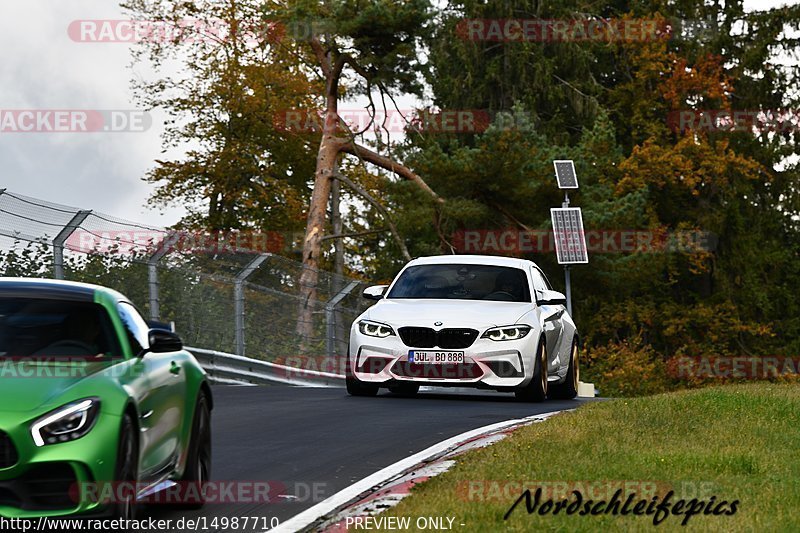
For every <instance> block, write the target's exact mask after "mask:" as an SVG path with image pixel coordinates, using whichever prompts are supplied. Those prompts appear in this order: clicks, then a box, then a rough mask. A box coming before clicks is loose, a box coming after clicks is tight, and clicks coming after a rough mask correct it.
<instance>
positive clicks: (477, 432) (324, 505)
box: [269, 411, 562, 533]
mask: <svg viewBox="0 0 800 533" xmlns="http://www.w3.org/2000/svg"><path fill="white" fill-rule="evenodd" d="M561 412H562V411H553V412H550V413H542V414H540V415H533V416H529V417H526V418H518V419H515V420H506V421H504V422H497V423H495V424H490V425H488V426H483V427H480V428H478V429H473V430H470V431H466V432H464V433H461V434H460V435H456V436H455V437H451V438H449V439H447V440H444V441H442V442H439V443H437V444H434V445H433V446H431V447H430V448H428V449H425V450H422V451H421V452H419V453H416V454H414V455H412V456H410V457H406V458H405V459H402V460H400V461H397V462H396V463H394V464H392V465H389V466H387V467H386V468H384V469H383V470H379V471H378V472H375V473H374V474H372V475H370V476H367V477H365V478H364V479H362V480H361V481H357V482H356V483H354V484H352V485H350V486H349V487H347V488H345V489H342V490H340V491H339V492H337V493H336V494H334V495H333V496H331V497H330V498H328V499H326V500H323V501H321V502H320V503H318V504H316V505H314V506H313V507H310V508H309V509H306V510H305V511H303V512H302V513H300V514H298V515H295V516H294V517H292V518H290V519H289V520H287V521H286V522H284V523H282V524H281V525H280V526H278V527H277V528H275V529H270V530H269V531H270V533H294V532H296V531H301V530H303V529H304V528H307V527H308V526H310V525H312V524H313V523H314V522H316V521H317V520H319V519H320V518H322V517H323V516H325V515H328V514H330V513H332V512H334V511H336V510H337V509H339V508H340V507H342V506H344V505H345V504H347V503H349V502H350V501H352V500H354V499H356V498H357V497H358V496H359V495H361V494H362V493H364V492H367V491H369V490H370V489H372V488H373V487H375V486H379V485H383V484H384V483H386V482H387V481H389V480H390V479H392V478H394V477H396V476H398V475H400V474H403V473H404V472H405V471H406V470H409V469H411V468H414V467H415V466H417V465H418V464H420V463H424V462H426V461H428V460H429V459H431V458H432V457H435V456H437V455H440V454H443V453H445V452H447V451H448V450H449V449H450V448H454V447H457V446H458V445H459V444H461V443H463V442H465V441H468V440H470V439H474V438H475V437H480V436H481V435H484V434H487V433H493V432H495V431H500V430H502V429H506V428H508V427H511V426H517V425H521V424H526V423H530V422H535V421H537V420H544V419H546V418H549V417H551V416H553V415H555V414H558V413H561Z"/></svg>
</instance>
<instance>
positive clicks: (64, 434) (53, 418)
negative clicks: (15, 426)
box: [31, 398, 100, 446]
mask: <svg viewBox="0 0 800 533" xmlns="http://www.w3.org/2000/svg"><path fill="white" fill-rule="evenodd" d="M99 412H100V399H99V398H87V399H85V400H78V401H77V402H72V403H69V404H67V405H65V406H63V407H59V408H58V409H56V410H55V411H51V412H49V413H48V414H46V415H44V416H43V417H41V418H39V419H38V420H36V422H34V423H33V425H32V426H31V436H32V437H33V442H34V443H36V446H45V445H47V444H58V443H61V442H68V441H71V440H75V439H79V438H81V437H83V436H84V435H86V434H87V433H89V431H91V429H92V427H94V423H95V422H96V421H97V413H99Z"/></svg>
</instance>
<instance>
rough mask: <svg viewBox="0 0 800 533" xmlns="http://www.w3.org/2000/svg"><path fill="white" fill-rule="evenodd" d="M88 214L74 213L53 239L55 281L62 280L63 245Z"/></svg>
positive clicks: (86, 212) (84, 212)
mask: <svg viewBox="0 0 800 533" xmlns="http://www.w3.org/2000/svg"><path fill="white" fill-rule="evenodd" d="M4 190H5V189H4ZM90 214H92V212H91V211H84V210H81V211H78V212H77V213H75V216H73V217H72V219H70V221H69V222H67V225H66V226H64V228H63V229H62V230H61V231H59V232H58V235H56V238H55V239H53V274H54V275H55V277H56V279H64V243H65V242H67V239H69V236H70V235H72V234H73V233H74V232H75V230H76V229H78V227H79V226H80V225H81V224H82V223H83V221H84V220H86V217H88V216H89V215H90Z"/></svg>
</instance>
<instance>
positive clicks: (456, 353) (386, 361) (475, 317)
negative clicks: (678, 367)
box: [347, 255, 578, 401]
mask: <svg viewBox="0 0 800 533" xmlns="http://www.w3.org/2000/svg"><path fill="white" fill-rule="evenodd" d="M364 297H365V298H369V299H373V300H377V303H376V304H375V305H373V306H372V307H371V308H369V309H368V310H367V311H365V312H364V313H363V314H362V315H361V316H359V317H358V318H357V319H356V320H355V322H353V326H352V330H351V332H350V353H349V357H348V365H347V391H348V392H349V393H350V394H351V395H354V396H374V395H375V394H377V393H378V389H379V388H381V387H387V388H388V389H389V390H390V391H391V392H393V393H396V394H401V395H413V394H416V393H417V391H418V390H419V387H420V385H426V386H451V387H452V386H457V387H477V388H483V389H494V390H497V391H502V392H514V393H515V394H516V396H517V398H519V399H521V400H529V401H542V400H544V399H545V398H547V397H548V396H549V397H551V398H561V399H566V398H574V397H575V396H576V394H577V388H578V333H577V331H576V329H575V323H574V322H573V321H572V318H571V317H570V316H569V314H568V313H567V310H566V307H565V303H566V300H565V298H564V295H563V294H561V293H560V292H556V291H554V290H553V289H552V287H551V285H550V283H549V282H548V281H547V278H546V277H545V275H544V274H543V273H542V271H541V270H540V269H539V267H537V266H536V264H535V263H533V262H532V261H527V260H524V259H514V258H507V257H493V256H481V255H447V256H436V257H422V258H419V259H415V260H413V261H411V262H410V263H408V264H407V265H406V266H405V267H403V270H401V271H400V273H399V274H398V275H397V277H396V278H395V279H394V281H393V282H392V284H391V285H378V286H374V287H369V288H368V289H366V290H365V291H364Z"/></svg>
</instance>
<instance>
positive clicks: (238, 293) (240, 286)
mask: <svg viewBox="0 0 800 533" xmlns="http://www.w3.org/2000/svg"><path fill="white" fill-rule="evenodd" d="M271 255H272V254H260V255H259V256H258V257H256V258H255V259H253V260H252V261H250V262H249V263H248V264H247V266H246V267H244V268H243V269H242V270H241V271H239V273H238V274H236V280H235V281H234V284H233V316H234V328H235V329H236V332H235V333H236V355H241V356H244V348H245V342H244V282H245V281H246V280H247V278H249V277H250V275H251V274H252V273H253V272H255V271H256V270H257V269H258V267H260V266H261V263H263V262H264V261H266V260H267V258H269V257H270V256H271Z"/></svg>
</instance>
